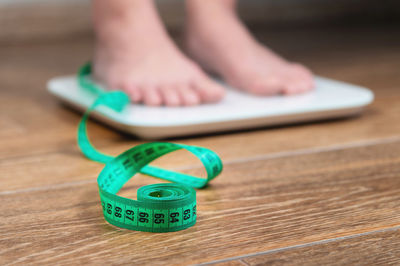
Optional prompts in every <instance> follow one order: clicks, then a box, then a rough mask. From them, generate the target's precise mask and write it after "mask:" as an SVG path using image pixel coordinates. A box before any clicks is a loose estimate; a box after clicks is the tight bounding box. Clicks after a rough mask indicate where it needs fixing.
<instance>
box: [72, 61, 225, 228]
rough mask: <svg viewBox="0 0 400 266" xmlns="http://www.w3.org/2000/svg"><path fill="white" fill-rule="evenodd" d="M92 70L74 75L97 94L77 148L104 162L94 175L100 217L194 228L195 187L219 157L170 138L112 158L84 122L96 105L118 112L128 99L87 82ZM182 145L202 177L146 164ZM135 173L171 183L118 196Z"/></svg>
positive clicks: (129, 224)
mask: <svg viewBox="0 0 400 266" xmlns="http://www.w3.org/2000/svg"><path fill="white" fill-rule="evenodd" d="M90 74H91V65H90V64H86V65H84V66H83V67H82V68H81V69H80V70H79V73H78V77H77V80H78V83H79V85H80V86H81V88H82V89H85V90H87V91H90V92H92V93H95V94H96V95H98V97H97V99H96V100H95V102H94V103H93V104H92V105H91V106H90V107H89V108H88V109H87V111H86V112H85V113H84V115H83V117H82V120H81V121H80V123H79V127H78V146H79V148H80V150H81V151H82V153H83V154H84V155H85V156H86V157H87V158H89V159H91V160H93V161H97V162H100V163H104V164H105V167H104V168H103V170H102V171H101V172H100V174H99V176H98V178H97V183H98V186H99V194H100V200H101V204H102V209H103V215H104V218H105V219H106V220H107V221H108V222H109V223H111V224H113V225H115V226H118V227H122V228H127V229H131V230H137V231H146V232H171V231H179V230H183V229H186V228H188V227H191V226H193V225H194V224H195V223H196V217H197V212H196V191H195V190H194V189H193V188H202V187H204V186H205V185H206V184H207V183H208V182H209V181H211V180H212V179H213V178H215V177H216V176H217V175H219V174H220V173H221V171H222V161H221V159H220V158H219V157H218V155H217V154H216V153H214V152H213V151H211V150H209V149H206V148H203V147H197V146H189V145H183V144H176V143H169V142H151V143H145V144H141V145H138V146H135V147H133V148H131V149H129V150H127V151H125V152H123V153H122V154H120V155H118V156H116V157H113V156H110V155H106V154H103V153H101V152H99V151H97V150H96V149H95V148H94V147H93V146H92V144H91V143H90V141H89V138H88V135H87V127H86V124H87V120H88V118H89V115H90V113H91V112H92V111H93V110H95V109H96V108H97V107H98V106H100V105H104V106H107V107H109V108H111V109H113V110H115V111H117V112H121V111H122V110H123V109H124V108H125V106H126V105H127V104H129V97H128V95H127V94H126V93H124V92H122V91H110V92H106V91H104V90H102V89H101V88H99V87H98V86H97V85H96V84H95V83H94V82H93V81H91V79H90ZM180 149H185V150H187V151H189V152H191V153H192V154H194V155H195V156H196V157H197V158H199V160H200V161H201V162H202V164H203V165H204V168H205V169H206V172H207V178H206V179H204V178H199V177H195V176H191V175H186V174H183V173H178V172H174V171H170V170H166V169H162V168H158V167H154V166H150V165H149V164H150V163H151V162H152V161H153V160H155V159H157V158H159V157H161V156H163V155H165V154H167V153H170V152H173V151H176V150H180ZM136 173H142V174H146V175H150V176H154V177H158V178H161V179H163V180H168V181H171V182H174V183H161V184H153V185H148V186H144V187H141V188H139V189H138V192H137V200H132V199H128V198H124V197H121V196H118V195H117V193H118V191H119V190H120V189H121V188H122V187H123V185H124V184H125V183H126V182H127V181H128V180H129V179H130V178H131V177H132V176H134V175H135V174H136Z"/></svg>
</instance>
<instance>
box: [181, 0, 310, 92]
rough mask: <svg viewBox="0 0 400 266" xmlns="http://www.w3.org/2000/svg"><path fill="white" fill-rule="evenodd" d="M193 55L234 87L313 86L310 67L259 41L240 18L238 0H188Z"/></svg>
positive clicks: (189, 41)
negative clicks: (280, 53)
mask: <svg viewBox="0 0 400 266" xmlns="http://www.w3.org/2000/svg"><path fill="white" fill-rule="evenodd" d="M186 9H187V13H188V18H187V23H186V37H185V40H186V41H185V43H186V48H187V50H188V53H189V55H191V56H192V57H193V58H194V59H195V60H196V61H197V62H199V63H200V64H201V65H202V66H203V67H204V68H205V69H208V70H211V71H213V72H215V73H217V74H219V75H220V76H222V78H224V79H225V81H226V82H228V83H229V84H230V85H232V86H233V87H237V88H240V89H242V90H245V91H248V92H250V93H253V94H258V95H272V94H279V93H282V94H295V93H302V92H306V91H309V90H311V89H313V87H314V82H313V77H312V74H311V72H310V70H308V69H307V68H306V67H304V66H302V65H300V64H296V63H291V62H288V61H286V60H284V59H283V58H281V57H280V56H278V55H277V54H275V53H274V52H272V51H271V50H270V49H268V48H267V47H265V46H263V45H262V44H260V43H258V42H257V41H256V40H255V39H254V38H253V37H252V36H251V34H250V33H249V32H248V30H247V29H246V28H245V26H244V25H243V24H242V23H241V22H240V20H239V18H238V17H237V15H236V13H235V1H234V0H214V1H204V0H187V1H186Z"/></svg>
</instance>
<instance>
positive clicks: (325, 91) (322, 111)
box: [48, 76, 374, 139]
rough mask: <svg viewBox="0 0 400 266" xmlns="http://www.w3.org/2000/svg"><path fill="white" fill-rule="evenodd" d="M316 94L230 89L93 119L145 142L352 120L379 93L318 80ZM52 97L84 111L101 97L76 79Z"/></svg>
mask: <svg viewBox="0 0 400 266" xmlns="http://www.w3.org/2000/svg"><path fill="white" fill-rule="evenodd" d="M315 81H316V89H315V90H314V91H312V92H310V93H306V94H301V95H294V96H273V97H260V96H253V95H249V94H246V93H242V92H240V91H237V90H234V89H232V88H229V87H228V86H227V85H226V87H227V93H226V96H225V98H224V99H223V100H222V101H221V102H219V103H216V104H204V105H199V106H194V107H149V106H144V105H141V104H130V105H129V106H128V107H127V108H125V109H124V110H123V111H122V112H121V113H118V112H115V111H113V110H111V109H109V108H107V107H104V106H101V107H99V108H98V111H96V112H94V113H93V114H92V115H93V116H94V117H95V118H97V119H98V120H100V121H102V122H104V123H106V124H109V125H110V126H113V127H115V128H117V129H120V130H123V131H125V132H128V133H131V134H134V135H136V136H138V137H141V138H145V139H160V138H166V137H178V136H184V135H192V134H201V133H210V132H220V131H228V130H238V129H248V128H256V127H261V126H273V125H282V124H290V123H298V122H305V121H315V120H322V119H329V118H338V117H345V116H352V115H355V114H358V113H360V112H361V111H362V110H363V108H364V107H365V106H367V105H368V104H370V103H371V102H372V101H373V99H374V95H373V93H372V92H371V91H370V90H368V89H366V88H362V87H359V86H355V85H351V84H347V83H344V82H339V81H335V80H331V79H326V78H321V77H315ZM48 89H49V91H50V93H51V94H53V95H54V96H56V97H57V98H59V99H60V100H61V101H63V102H65V103H67V104H68V105H71V106H73V107H75V108H77V109H79V110H81V111H83V110H85V109H87V108H88V107H89V106H90V105H91V104H92V103H93V101H94V99H95V97H96V96H95V95H94V94H91V93H90V92H87V91H85V90H83V89H81V88H80V87H79V85H78V84H77V80H76V77H75V76H67V77H59V78H54V79H52V80H50V81H49V82H48Z"/></svg>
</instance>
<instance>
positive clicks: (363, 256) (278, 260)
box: [218, 229, 400, 265]
mask: <svg viewBox="0 0 400 266" xmlns="http://www.w3.org/2000/svg"><path fill="white" fill-rule="evenodd" d="M355 254H356V256H355ZM399 261H400V230H399V229H396V230H388V231H384V232H377V233H371V234H367V235H362V236H357V237H353V238H350V239H344V240H338V241H332V242H329V243H321V244H315V245H311V246H309V247H299V248H293V249H289V250H286V251H281V252H275V253H273V254H269V255H259V256H254V257H251V258H245V259H243V260H241V261H232V262H226V263H218V265H225V264H226V265H229V264H232V265H235V264H233V263H237V265H240V264H239V263H243V264H242V265H361V264H362V265H397V264H398V263H399Z"/></svg>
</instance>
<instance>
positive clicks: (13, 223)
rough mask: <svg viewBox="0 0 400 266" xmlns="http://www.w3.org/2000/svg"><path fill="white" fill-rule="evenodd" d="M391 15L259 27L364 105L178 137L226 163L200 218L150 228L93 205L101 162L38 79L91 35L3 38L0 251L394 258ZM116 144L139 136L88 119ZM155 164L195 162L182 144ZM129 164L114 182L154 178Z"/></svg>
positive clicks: (396, 170) (397, 221)
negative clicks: (340, 24) (315, 25)
mask: <svg viewBox="0 0 400 266" xmlns="http://www.w3.org/2000/svg"><path fill="white" fill-rule="evenodd" d="M398 32H399V28H395V27H393V26H392V27H388V26H386V27H345V28H328V29H325V28H323V29H297V30H294V29H287V28H282V29H275V30H265V31H262V32H261V31H260V32H257V34H258V36H259V38H260V39H261V40H262V41H264V42H266V43H268V44H270V45H271V46H272V47H273V48H274V49H275V50H277V51H279V52H280V53H281V54H283V55H284V56H286V57H288V58H292V59H294V60H296V61H300V62H302V63H304V64H306V65H308V66H310V67H311V68H312V69H313V70H314V71H315V73H317V74H319V75H322V76H326V77H330V78H334V79H339V80H343V81H347V82H352V83H356V84H359V85H363V86H366V87H369V88H371V89H372V90H373V91H374V92H375V95H376V100H375V102H374V103H373V104H372V105H371V106H370V107H369V108H368V109H367V110H366V111H365V113H364V114H363V115H362V116H361V117H357V118H351V119H344V120H337V121H330V122H322V123H312V124H305V125H297V126H290V127H280V128H273V129H259V130H252V131H245V132H234V133H227V134H218V135H215V136H200V137H192V138H184V139H177V140H176V141H179V142H181V143H186V144H195V145H201V146H205V147H208V148H211V149H213V150H214V151H216V152H217V153H218V154H220V155H221V157H222V159H223V161H224V165H225V168H224V172H223V173H222V175H221V176H220V177H218V178H217V179H215V180H214V181H213V182H212V183H211V185H210V186H209V187H208V188H206V189H203V190H198V194H197V195H198V221H197V224H196V225H195V226H194V227H192V228H190V229H187V230H184V231H181V232H176V233H167V234H154V233H142V232H134V231H129V230H123V229H119V228H116V227H114V226H111V225H109V224H108V223H106V222H105V221H104V219H103V217H102V214H101V210H100V203H99V197H98V191H97V185H96V176H97V174H98V173H99V172H100V170H101V168H102V165H100V164H98V163H95V162H91V161H89V160H87V159H85V158H84V157H83V156H82V155H81V154H80V153H79V151H78V148H77V146H76V139H75V134H76V127H77V123H78V121H79V118H80V115H79V114H77V113H75V112H71V111H70V110H68V109H66V108H64V107H63V106H62V105H60V104H59V103H58V102H57V101H56V100H55V99H53V98H52V97H51V96H50V95H49V94H48V93H47V92H46V80H48V79H49V78H51V77H53V76H57V75H62V74H70V73H72V72H74V71H75V70H76V68H77V67H78V66H79V65H80V64H81V63H83V62H84V61H86V60H88V59H90V53H91V47H92V40H90V39H82V40H73V41H72V40H63V41H60V42H54V43H47V44H41V43H31V44H21V45H14V46H2V47H0V137H1V140H0V147H1V148H0V202H1V207H0V211H1V219H0V264H10V265H13V264H21V265H24V264H27V263H35V264H40V265H43V264H55V263H63V264H75V263H76V264H78V263H79V264H82V263H85V264H88V263H89V264H132V263H135V264H152V265H153V264H166V263H168V264H200V263H215V264H220V265H255V264H266V263H268V264H273V265H274V264H279V265H280V264H297V265H303V264H310V265H312V264H315V265H321V264H322V265H324V264H365V265H370V264H390V263H393V264H399V263H400V35H399V34H398ZM90 135H91V136H92V137H93V140H94V143H95V145H96V146H97V147H98V148H100V149H101V150H102V151H104V152H108V153H111V154H118V153H120V152H122V151H124V150H125V149H127V148H129V147H131V146H133V145H136V144H138V143H141V142H142V141H140V140H136V139H133V138H129V137H127V136H124V135H122V134H120V133H117V132H114V131H112V130H110V129H109V128H106V127H103V126H101V125H99V124H96V123H93V124H91V125H90ZM157 165H161V166H165V167H169V168H172V169H183V170H184V171H185V172H187V173H196V174H199V173H200V174H202V169H201V167H200V165H199V163H198V162H197V161H196V160H195V159H193V158H192V157H189V156H187V154H184V153H177V154H172V155H171V156H167V157H166V158H163V159H161V160H160V161H158V162H157ZM157 182H159V180H156V179H154V178H151V177H145V176H138V177H137V178H134V179H133V180H131V181H130V183H129V184H128V185H127V186H126V187H125V188H124V189H123V191H122V192H121V195H124V196H128V197H132V198H135V195H136V190H137V188H138V187H140V186H143V185H145V184H150V183H157Z"/></svg>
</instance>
